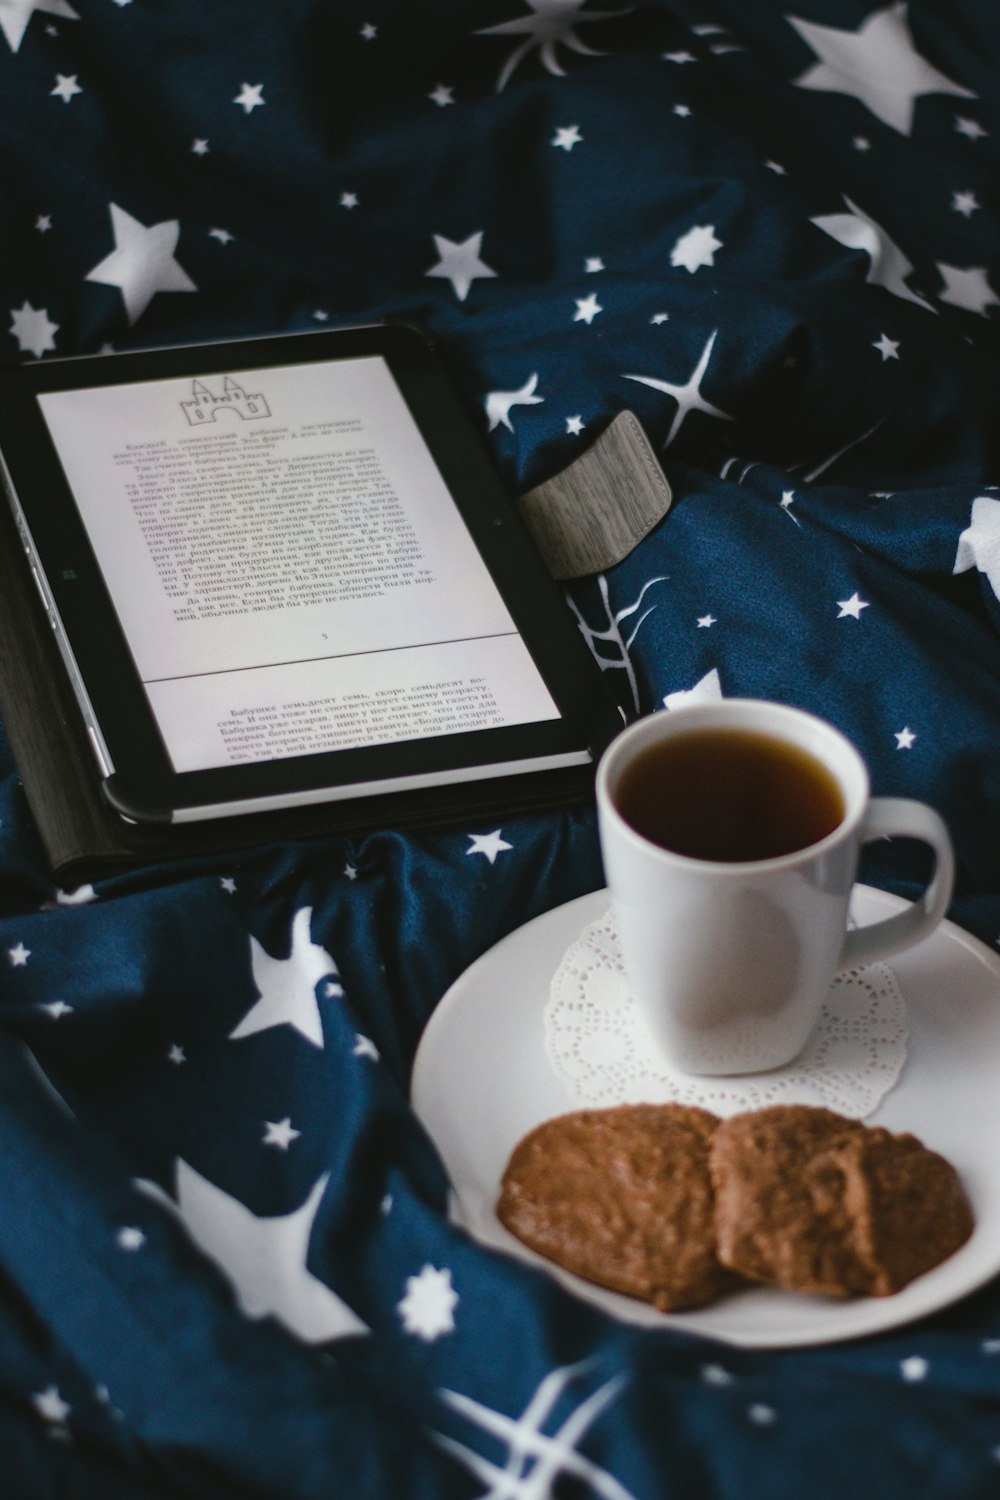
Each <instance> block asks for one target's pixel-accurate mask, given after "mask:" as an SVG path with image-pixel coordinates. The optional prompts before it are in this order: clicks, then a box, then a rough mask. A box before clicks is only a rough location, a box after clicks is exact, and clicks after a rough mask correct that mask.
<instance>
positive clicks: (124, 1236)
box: [115, 1224, 146, 1250]
mask: <svg viewBox="0 0 1000 1500" xmlns="http://www.w3.org/2000/svg"><path fill="white" fill-rule="evenodd" d="M115 1239H116V1240H117V1241H118V1244H119V1245H120V1246H121V1248H122V1249H123V1250H141V1249H142V1247H143V1245H144V1244H145V1243H146V1236H145V1235H144V1234H143V1232H142V1230H141V1229H138V1228H136V1226H135V1225H134V1224H126V1225H124V1227H123V1228H121V1229H119V1231H118V1233H117V1234H116V1235H115Z"/></svg>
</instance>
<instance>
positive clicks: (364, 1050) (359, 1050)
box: [351, 1031, 382, 1062]
mask: <svg viewBox="0 0 1000 1500" xmlns="http://www.w3.org/2000/svg"><path fill="white" fill-rule="evenodd" d="M351 1056H352V1057H370V1058H371V1060H372V1062H381V1060H382V1059H381V1055H380V1053H379V1050H378V1048H377V1047H376V1045H375V1043H374V1042H373V1041H372V1039H371V1037H370V1036H363V1035H362V1034H361V1032H360V1031H356V1032H355V1033H354V1046H353V1047H352V1048H351Z"/></svg>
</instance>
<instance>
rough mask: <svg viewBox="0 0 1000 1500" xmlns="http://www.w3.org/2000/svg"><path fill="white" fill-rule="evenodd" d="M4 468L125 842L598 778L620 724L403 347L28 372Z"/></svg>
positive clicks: (287, 349) (1, 436) (455, 424)
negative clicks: (132, 836) (527, 780)
mask: <svg viewBox="0 0 1000 1500" xmlns="http://www.w3.org/2000/svg"><path fill="white" fill-rule="evenodd" d="M0 453H2V458H3V471H4V478H5V482H6V487H7V490H8V494H9V497H10V500H11V503H12V505H13V509H14V512H15V518H16V520H17V523H18V527H19V530H20V534H21V537H22V540H23V542H24V545H25V549H26V551H27V553H28V557H29V560H30V565H31V567H32V569H33V571H34V574H35V579H36V581H37V583H38V587H39V592H40V594H41V597H42V602H43V604H44V607H45V609H46V610H47V611H48V614H49V617H50V619H51V623H52V626H53V629H54V631H55V635H56V638H57V641H58V644H59V647H60V650H61V652H62V656H63V660H64V662H65V665H66V669H67V671H68V672H69V674H70V678H71V680H72V683H73V686H74V689H75V693H76V697H77V700H78V702H79V705H80V708H81V711H82V714H83V716H84V720H85V723H86V728H87V732H88V735H89V738H90V741H91V744H92V746H93V750H94V755H95V760H96V765H97V768H98V772H99V774H100V776H101V778H102V785H103V789H104V793H105V796H106V798H107V800H108V801H109V802H110V804H111V805H112V806H113V807H114V808H116V809H117V810H118V812H119V813H120V814H121V815H122V816H123V817H125V818H126V819H129V820H132V821H135V822H175V823H180V822H187V821H193V820H199V819H214V818H219V817H225V816H229V815H235V814H242V813H252V812H255V811H269V810H274V809H280V808H283V807H293V806H299V805H303V804H308V803H316V802H326V801H330V800H334V799H347V798H358V797H366V796H380V795H382V794H384V793H392V792H395V791H409V790H415V789H418V788H422V787H447V786H448V785H449V784H458V783H462V782H469V781H473V780H478V779H482V778H489V777H494V776H505V777H509V776H511V775H519V774H529V773H531V772H535V771H547V770H552V769H556V768H562V767H566V768H568V767H581V766H584V767H585V766H588V765H592V764H593V762H594V760H595V758H596V757H597V755H599V753H600V751H601V749H602V748H603V746H604V744H606V743H607V741H608V740H609V739H610V737H611V736H612V735H613V734H614V733H615V732H616V730H617V729H618V728H620V726H621V719H620V716H619V713H618V710H617V709H616V708H615V706H614V704H613V702H612V699H611V697H610V694H609V693H608V692H607V690H606V689H605V687H604V685H603V681H602V678H601V673H600V670H599V668H598V666H597V665H596V663H595V662H594V660H593V658H592V656H591V654H590V652H589V650H588V648H587V646H586V644H585V643H584V641H583V640H582V637H581V636H580V634H579V632H578V630H577V627H576V625H575V623H574V622H573V620H572V618H571V616H570V612H569V611H568V609H567V607H566V604H565V601H564V600H563V599H562V597H561V596H560V594H559V591H558V589H557V587H556V586H555V585H554V583H553V581H552V580H551V578H550V577H549V575H548V573H547V572H546V570H545V568H544V566H543V564H542V562H541V560H540V558H539V556H538V554H537V552H536V550H535V549H534V545H533V543H532V542H531V540H530V538H529V537H528V535H527V533H526V532H525V531H524V529H523V526H522V523H521V522H520V520H519V518H518V516H517V515H516V512H515V511H514V508H513V507H512V506H511V504H510V502H509V501H508V498H507V496H506V494H505V492H504V489H503V486H502V485H501V483H500V481H499V477H498V476H497V474H496V472H495V470H494V469H493V467H492V465H491V462H490V460H489V457H488V454H487V451H486V448H485V445H484V444H483V443H482V440H481V437H480V434H479V433H478V432H477V430H476V428H475V425H474V424H473V422H472V421H471V419H470V417H469V416H468V415H467V413H466V411H465V409H464V408H463V406H462V405H461V403H460V402H459V400H458V399H457V397H456V395H455V394H454V392H453V391H452V389H451V388H450V385H449V382H448V380H447V378H446V375H445V373H444V371H443V368H442V365H441V363H440V362H439V360H438V357H437V356H436V354H435V353H434V351H433V350H432V348H431V346H430V345H429V343H428V342H427V341H426V340H425V339H424V338H423V336H422V335H421V334H420V333H419V332H417V331H416V330H414V329H412V328H409V327H405V326H399V325H379V326H372V327H367V328H352V329H340V330H335V331H330V332H320V333H310V334H299V335H290V336H278V337H274V338H265V339H252V340H245V341H244V340H240V341H236V342H227V343H222V344H211V345H204V346H197V347H191V346H187V347H182V348H171V349H159V350H154V351H150V352H141V353H126V354H118V355H103V356H94V357H88V358H77V359H66V360H60V361H54V362H52V363H41V362H40V363H38V364H30V365H21V366H18V367H17V368H15V369H11V370H7V371H5V372H3V374H2V375H0Z"/></svg>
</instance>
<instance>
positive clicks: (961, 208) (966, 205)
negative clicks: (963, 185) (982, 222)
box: [951, 192, 981, 219]
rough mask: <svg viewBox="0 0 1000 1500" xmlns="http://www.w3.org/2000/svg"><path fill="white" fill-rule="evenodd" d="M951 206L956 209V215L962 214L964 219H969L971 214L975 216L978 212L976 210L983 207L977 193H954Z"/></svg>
mask: <svg viewBox="0 0 1000 1500" xmlns="http://www.w3.org/2000/svg"><path fill="white" fill-rule="evenodd" d="M951 206H952V208H953V209H954V211H955V213H957V214H961V215H962V217H963V218H965V219H967V218H969V217H970V215H971V214H974V213H975V212H976V209H977V208H979V207H980V206H981V205H980V203H979V200H978V198H977V197H976V195H975V193H970V192H965V193H952V195H951Z"/></svg>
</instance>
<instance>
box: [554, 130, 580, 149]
mask: <svg viewBox="0 0 1000 1500" xmlns="http://www.w3.org/2000/svg"><path fill="white" fill-rule="evenodd" d="M582 140H583V136H582V135H581V134H580V127H579V126H578V125H558V126H556V133H555V135H554V136H553V137H552V144H553V146H558V147H560V148H561V149H562V150H563V151H572V149H573V147H574V146H578V145H579V144H580V142H581V141H582Z"/></svg>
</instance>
